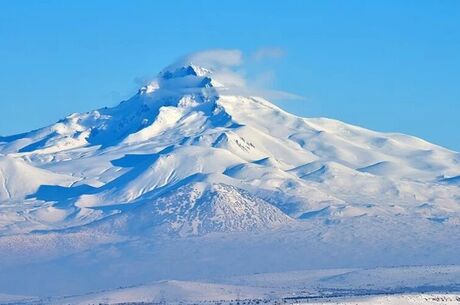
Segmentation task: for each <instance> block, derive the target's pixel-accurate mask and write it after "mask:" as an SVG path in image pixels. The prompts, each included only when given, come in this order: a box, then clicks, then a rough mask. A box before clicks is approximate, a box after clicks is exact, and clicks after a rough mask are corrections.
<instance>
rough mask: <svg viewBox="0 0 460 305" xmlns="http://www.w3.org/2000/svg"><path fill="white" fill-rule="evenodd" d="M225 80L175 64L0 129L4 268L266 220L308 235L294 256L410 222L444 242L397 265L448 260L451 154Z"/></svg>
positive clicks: (453, 206) (377, 236)
mask: <svg viewBox="0 0 460 305" xmlns="http://www.w3.org/2000/svg"><path fill="white" fill-rule="evenodd" d="M232 92H233V90H230V89H229V88H228V86H227V85H226V83H225V79H219V76H218V75H214V73H213V71H212V70H211V69H207V68H206V67H198V66H195V65H193V64H187V65H185V66H177V65H172V66H169V67H168V68H166V69H165V70H164V71H162V72H160V74H159V75H158V78H157V79H156V80H155V81H153V82H151V83H150V84H149V85H147V86H145V87H143V88H141V89H140V90H139V91H138V93H137V94H135V95H134V96H133V97H132V98H130V99H129V100H126V101H123V102H121V103H120V104H119V105H118V106H115V107H112V108H102V109H98V110H94V111H90V112H86V113H76V114H72V115H70V116H68V117H66V118H65V119H62V120H60V121H58V122H57V123H55V124H52V125H50V126H47V127H44V128H41V129H37V130H34V131H31V132H27V133H23V134H19V135H13V136H6V137H0V249H1V251H2V253H3V254H4V262H3V263H2V264H3V265H4V266H3V267H5V266H6V267H5V268H10V267H11V266H13V265H14V266H15V265H17V264H19V265H20V264H23V263H25V262H27V263H30V262H35V261H43V260H50V259H51V260H52V259H56V258H60V257H63V256H65V255H70V254H75V253H83V252H84V251H90V253H91V250H89V249H92V247H95V246H98V245H110V244H115V243H123V242H126V241H129V242H132V240H133V239H135V240H139V239H140V240H145V241H147V240H148V239H149V238H151V237H152V236H157V238H163V237H164V238H166V237H168V238H172V239H175V240H182V239H183V238H185V239H187V240H201V238H204V237H206V236H214V235H213V234H217V233H219V234H223V235H224V236H232V237H231V238H234V236H239V237H238V238H243V239H244V238H245V236H249V235H251V236H257V234H266V233H267V232H272V233H270V234H272V235H270V236H277V238H280V239H283V240H284V239H285V238H287V240H290V238H291V239H292V240H295V241H297V242H298V244H296V246H298V247H303V246H302V245H304V246H305V247H306V248H299V249H300V250H298V255H300V253H307V252H308V251H310V250H311V249H310V248H308V246H307V244H310V246H311V247H312V245H316V244H315V243H316V242H319V243H322V246H324V249H328V248H327V245H328V243H329V242H331V243H332V242H333V241H337V240H341V238H342V239H343V238H345V239H348V240H349V241H350V242H351V243H354V242H355V241H356V240H359V242H363V240H367V239H368V242H369V244H372V245H374V246H375V245H380V243H379V242H381V244H382V245H385V246H382V247H387V246H388V245H393V244H394V243H396V242H395V241H394V240H392V238H396V236H395V235H394V234H395V232H400V234H401V236H403V235H404V234H406V233H407V234H410V233H411V232H412V231H413V232H416V233H414V234H420V236H418V235H417V237H414V236H411V238H412V237H414V238H413V239H412V241H408V243H409V244H408V246H414V245H422V246H421V247H422V248H423V247H425V246H424V245H426V244H431V245H434V244H436V243H439V244H440V245H441V248H440V249H436V250H434V251H433V249H432V248H430V247H425V248H423V249H424V250H423V251H426V253H425V252H423V251H422V252H423V253H422V252H419V249H415V248H412V249H409V250H407V251H408V252H407V253H408V254H407V255H406V256H401V257H402V258H401V262H394V263H395V264H396V263H408V261H407V259H408V258H410V257H411V253H412V252H413V253H419V254H420V255H421V257H424V258H425V259H427V260H428V262H434V263H439V262H440V261H441V262H446V257H448V258H449V259H448V261H449V262H454V261H455V258H453V257H450V256H449V255H450V253H451V252H455V251H456V250H455V249H457V248H458V247H460V244H458V243H457V241H458V238H457V239H454V241H453V245H451V246H447V248H446V247H444V246H445V245H448V244H449V240H448V238H447V236H446V240H442V239H439V238H438V237H439V236H443V235H446V234H448V233H449V234H452V235H455V233H458V232H459V226H460V187H459V183H458V181H459V178H458V177H459V175H460V154H459V153H457V152H453V151H450V150H448V149H445V148H443V147H440V146H437V145H434V144H431V143H428V142H426V141H423V140H421V139H418V138H415V137H412V136H407V135H403V134H396V133H381V132H375V131H371V130H367V129H364V128H361V127H357V126H352V125H349V124H346V123H342V122H340V121H336V120H331V119H325V118H301V117H298V116H295V115H293V114H290V113H287V112H285V111H283V110H282V109H280V108H278V107H277V106H275V105H274V104H272V103H270V102H269V101H267V100H265V99H263V98H260V97H254V96H240V95H232V94H233V93H232ZM283 232H290V233H283ZM292 232H294V233H292ZM295 232H307V233H306V234H300V233H299V234H298V235H295V234H296V233H295ZM313 232H316V233H315V234H313ZM366 233H369V235H366ZM235 234H237V235H235ZM245 234H248V235H245ZM254 234H256V235H254ZM293 234H294V235H295V237H293V236H294V235H293ZM457 236H458V234H457ZM193 237H195V239H193ZM197 238H198V239H197ZM209 238H211V237H209ZM251 238H253V237H251ZM418 238H420V239H418ZM278 240H279V239H278ZM420 240H422V241H423V242H420ZM433 241H434V242H433ZM266 242H267V244H266V245H264V247H265V246H267V245H269V244H270V242H269V241H268V240H266ZM271 242H272V244H273V245H274V244H276V241H273V240H272V241H271ZM411 242H414V243H418V244H414V245H412V244H410V243H411ZM424 242H425V243H426V244H425V243H424ZM432 242H433V243H432ZM443 242H445V243H444V244H443ZM146 243H147V242H146ZM325 245H326V246H325ZM355 246H356V245H354V244H353V247H355ZM360 246H361V247H363V249H364V248H366V251H371V252H369V253H374V252H378V251H381V250H382V249H381V248H379V246H375V247H374V248H372V247H371V248H368V247H367V246H368V245H365V244H360ZM133 247H134V248H133ZM350 247H351V246H350ZM390 247H391V246H390ZM414 247H416V246H414ZM443 247H444V248H443ZM129 249H130V250H129V251H133V249H136V246H132V244H130V246H129ZM302 249H303V250H302ZM318 249H319V248H318ZM329 249H330V248H329ZM144 250H145V249H144ZM336 250H337V249H336ZM31 251H32V252H31ZM120 251H121V250H120ZM127 251H128V250H127ZM235 251H236V250H235ZM302 251H303V252H302ZM318 251H319V250H318ZM325 251H326V250H325ZM372 251H374V252H372ZM411 251H412V252H411ZM439 251H441V252H439ZM443 251H444V252H443ZM275 252H276V251H275ZM294 252H295V251H294ZM326 252H327V251H326ZM345 252H346V251H345ZM390 252H391V251H390ZM30 253H34V255H30ZM308 253H311V254H312V255H313V254H314V253H316V252H315V251H313V252H308ZM321 253H323V252H321V251H319V252H318V253H316V254H315V255H318V256H321V255H322V254H321ZM366 253H368V252H366ZM427 253H428V254H427ZM296 255H297V254H296ZM102 256H103V255H102ZM102 256H101V257H102ZM390 256H391V255H390ZM154 259H159V258H154ZM161 259H163V260H162V261H163V262H164V261H167V258H164V257H162V258H161ZM203 259H204V258H203ZM404 259H406V261H405V260H404ZM442 260H444V261H442ZM364 264H365V263H364ZM385 264H389V261H387V262H385ZM313 265H314V264H313ZM323 265H324V264H323ZM336 265H337V264H336ZM267 266H268V265H267ZM283 266H284V265H283V264H280V265H279V266H272V267H273V268H274V270H279V269H283ZM0 267H1V266H0ZM285 267H286V268H288V269H289V268H290V269H292V268H294V267H295V261H293V262H291V263H289V264H287V265H285ZM304 267H305V264H304ZM242 268H243V267H242ZM268 269H270V268H268ZM4 283H5V282H4ZM0 285H1V280H0Z"/></svg>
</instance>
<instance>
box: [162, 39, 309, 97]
mask: <svg viewBox="0 0 460 305" xmlns="http://www.w3.org/2000/svg"><path fill="white" fill-rule="evenodd" d="M283 55H284V51H283V50H282V49H280V48H276V47H270V48H261V49H259V50H257V51H256V52H254V53H252V54H250V55H249V56H248V57H246V58H248V59H249V60H244V59H245V56H243V52H242V51H240V50H237V49H212V50H204V51H201V52H195V53H191V54H189V55H186V56H183V57H181V58H179V59H178V60H177V61H176V62H175V63H174V64H172V65H170V66H169V67H167V68H166V70H171V69H176V68H179V67H183V66H186V65H190V64H193V65H196V66H200V67H203V68H206V69H208V70H211V71H212V75H213V76H212V77H213V78H214V79H215V80H216V81H218V82H219V83H221V84H223V85H224V88H222V89H223V90H222V91H221V92H222V93H223V94H224V93H225V94H233V95H250V96H262V97H265V98H268V99H302V97H300V96H298V95H296V94H292V93H289V92H284V91H280V90H274V89H272V88H271V87H272V84H273V83H274V80H275V78H276V73H275V71H274V70H273V69H270V68H269V67H268V65H267V67H264V69H263V70H260V69H254V65H251V62H255V61H257V64H258V65H261V64H262V65H263V62H264V61H265V60H267V59H276V58H280V57H282V56H283ZM248 75H250V77H248ZM219 90H221V89H219Z"/></svg>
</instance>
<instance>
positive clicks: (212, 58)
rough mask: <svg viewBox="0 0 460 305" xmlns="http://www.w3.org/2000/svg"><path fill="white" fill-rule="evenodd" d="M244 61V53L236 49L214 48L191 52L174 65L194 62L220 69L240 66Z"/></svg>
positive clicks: (209, 67) (198, 64)
mask: <svg viewBox="0 0 460 305" xmlns="http://www.w3.org/2000/svg"><path fill="white" fill-rule="evenodd" d="M242 63H243V53H242V52H241V51H240V50H236V49H230V50H227V49H213V50H205V51H201V52H196V53H191V54H189V55H186V56H184V57H182V58H180V59H179V60H178V61H177V62H176V63H175V64H174V66H177V65H180V66H183V65H187V64H194V65H197V66H202V67H205V68H208V69H213V70H220V69H226V68H230V67H235V66H239V65H241V64H242Z"/></svg>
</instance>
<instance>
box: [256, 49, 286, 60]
mask: <svg viewBox="0 0 460 305" xmlns="http://www.w3.org/2000/svg"><path fill="white" fill-rule="evenodd" d="M284 54H285V52H284V50H283V49H281V48H278V47H264V48H260V49H258V50H257V51H255V52H254V53H252V56H251V57H252V59H254V60H256V61H260V60H265V59H271V58H275V59H276V58H280V57H283V56H284Z"/></svg>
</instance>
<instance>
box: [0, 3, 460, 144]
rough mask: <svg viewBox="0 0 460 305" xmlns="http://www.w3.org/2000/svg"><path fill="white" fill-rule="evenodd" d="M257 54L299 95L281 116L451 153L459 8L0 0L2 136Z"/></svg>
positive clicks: (458, 98)
mask: <svg viewBox="0 0 460 305" xmlns="http://www.w3.org/2000/svg"><path fill="white" fill-rule="evenodd" d="M172 3H175V4H172ZM261 47H279V48H281V49H283V50H284V53H285V56H284V57H283V58H280V59H278V60H277V61H276V63H271V65H272V67H271V68H273V69H274V70H275V71H276V80H275V81H274V83H273V86H274V87H276V88H277V89H282V90H286V91H289V92H294V93H296V94H299V95H302V96H304V97H306V99H305V100H299V101H292V100H291V101H276V102H277V103H278V104H279V105H280V106H281V107H283V108H285V109H286V110H288V111H290V112H293V113H296V114H298V115H302V116H325V117H332V118H336V119H340V120H343V121H346V122H348V123H352V124H357V125H361V126H365V127H368V128H371V129H376V130H381V131H399V132H403V133H408V134H412V135H416V136H419V137H422V138H424V139H427V140H429V141H432V142H434V143H437V144H441V145H444V146H446V147H448V148H451V149H454V150H457V151H460V1H422V0H420V1H388V0H385V1H268V0H265V1H32V0H31V1H6V0H0V134H2V135H6V134H12V133H18V132H23V131H27V130H30V129H33V128H38V127H41V126H44V125H47V124H50V123H52V122H55V121H57V120H58V119H59V118H62V117H64V116H66V115H67V114H69V113H72V112H77V111H78V112H80V111H87V110H91V109H94V108H98V107H102V106H106V105H114V104H116V103H117V102H118V101H120V100H121V99H124V98H127V97H128V96H130V95H131V94H133V93H135V91H136V89H137V87H139V79H145V78H148V77H152V76H154V75H155V74H156V73H157V72H158V71H159V70H160V69H161V68H162V67H163V66H164V65H167V64H169V63H171V62H173V61H174V60H175V59H176V58H177V57H179V56H181V55H184V54H186V53H189V52H194V51H198V50H203V49H213V48H236V49H240V50H242V51H243V52H245V53H251V52H254V51H255V50H257V49H259V48H261Z"/></svg>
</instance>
